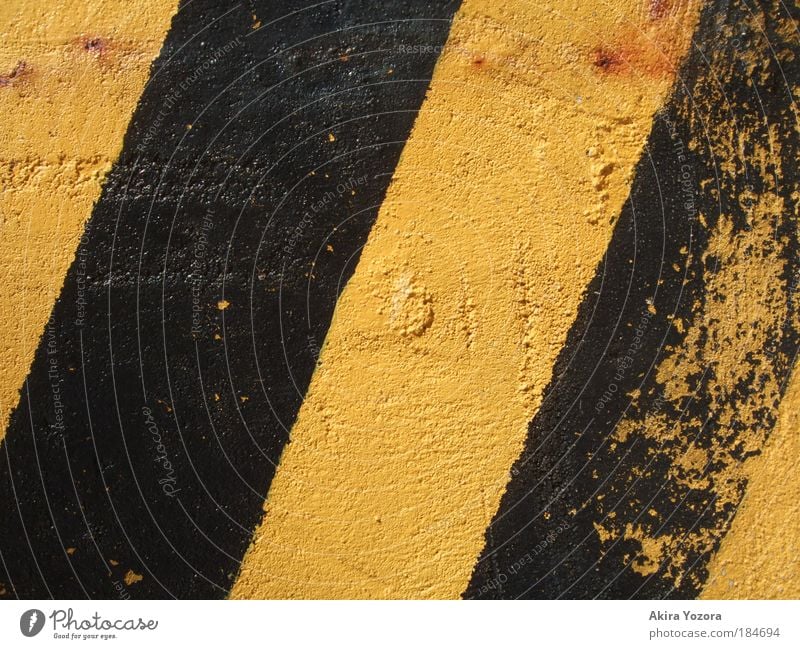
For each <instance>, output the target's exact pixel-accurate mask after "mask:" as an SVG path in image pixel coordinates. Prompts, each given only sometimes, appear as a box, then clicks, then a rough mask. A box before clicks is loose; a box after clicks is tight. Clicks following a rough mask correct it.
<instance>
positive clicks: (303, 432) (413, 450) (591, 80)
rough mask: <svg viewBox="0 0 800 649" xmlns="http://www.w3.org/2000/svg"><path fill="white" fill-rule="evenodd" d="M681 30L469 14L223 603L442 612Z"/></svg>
mask: <svg viewBox="0 0 800 649" xmlns="http://www.w3.org/2000/svg"><path fill="white" fill-rule="evenodd" d="M696 17H697V5H696V3H690V4H686V5H680V6H676V7H674V8H673V9H672V11H671V12H670V13H669V15H668V16H666V17H660V18H657V19H654V18H653V17H652V16H649V15H648V12H647V10H646V5H645V4H643V3H642V2H641V0H625V1H623V2H614V3H609V4H608V5H602V4H598V3H597V2H595V1H594V0H591V1H589V0H577V1H576V2H564V1H563V0H549V1H547V2H544V3H533V2H529V0H516V1H510V2H504V3H497V2H495V1H493V0H465V2H464V3H463V5H462V8H461V9H460V11H459V12H458V14H457V17H456V20H455V22H454V25H453V27H452V32H451V35H450V38H449V40H448V46H447V48H446V49H445V51H444V52H443V53H442V56H441V58H440V61H439V63H438V65H437V68H436V71H435V74H434V78H433V81H432V86H431V90H430V92H429V95H428V98H427V100H426V102H425V104H424V106H423V110H422V111H421V113H420V115H419V118H418V120H417V123H416V125H415V127H414V131H413V134H412V137H411V138H410V140H409V142H408V143H407V145H406V147H405V150H404V152H403V155H402V158H401V161H400V163H399V166H398V169H397V172H396V174H395V178H394V180H393V183H392V185H391V187H390V190H389V193H388V196H387V198H386V201H385V203H384V205H383V206H382V207H381V210H380V214H379V217H378V220H377V224H376V225H375V227H374V229H373V231H372V233H371V235H370V238H369V241H368V244H367V246H366V248H365V249H364V252H363V255H362V258H361V261H360V263H359V266H358V268H357V270H356V273H355V275H354V277H353V278H352V279H351V281H350V283H349V284H348V286H347V287H346V289H345V291H344V293H343V294H342V296H341V298H340V300H339V304H338V306H337V309H336V313H335V317H334V321H333V324H332V326H331V329H330V332H329V334H328V338H327V341H326V343H325V347H324V349H323V352H322V355H321V362H320V366H319V367H318V368H317V371H316V373H315V375H314V377H313V380H312V383H311V386H310V389H309V392H308V396H307V398H306V401H305V403H304V405H303V407H302V408H301V411H300V414H299V417H298V420H297V423H296V424H295V427H294V430H293V432H292V440H291V443H290V444H289V445H288V446H287V448H286V450H285V451H284V454H283V457H282V459H281V464H280V467H279V470H278V473H277V475H276V477H275V480H274V481H273V484H272V487H271V491H270V494H269V498H268V500H267V503H266V506H265V511H266V515H265V518H264V521H263V523H262V525H261V527H260V528H259V529H258V531H257V533H256V535H255V537H254V540H253V543H252V545H251V547H250V549H249V551H248V553H247V555H246V557H245V560H244V562H243V565H242V570H241V573H240V576H239V578H238V581H237V582H236V584H235V585H234V588H233V590H232V593H231V596H232V597H235V598H246V597H301V598H324V597H342V598H349V597H364V598H366V597H428V598H451V597H458V596H459V594H460V593H461V592H462V591H463V589H464V588H465V586H466V584H467V581H468V579H469V576H470V573H471V571H472V567H473V564H474V562H475V559H476V557H477V555H478V553H479V552H480V550H481V547H482V544H483V535H484V531H485V529H486V526H487V525H488V523H489V522H490V520H491V517H492V515H493V514H494V512H495V511H496V509H497V506H498V503H499V500H500V497H501V495H502V493H503V491H504V489H505V485H506V482H507V479H508V474H509V469H510V467H511V464H512V462H513V461H514V460H515V459H516V457H517V456H518V455H519V453H520V450H521V447H522V443H523V440H524V438H525V434H526V431H527V426H528V422H529V421H530V419H531V417H532V416H533V414H534V413H535V411H536V409H537V407H538V405H539V403H540V400H541V395H542V390H543V388H544V387H545V386H546V385H547V383H548V382H549V380H550V376H551V372H552V366H553V362H554V360H555V358H556V355H557V354H558V352H559V351H560V350H561V348H562V346H563V344H564V342H565V339H566V334H567V330H568V328H569V326H570V325H571V323H572V322H573V320H574V318H575V316H576V314H577V309H578V305H579V303H580V301H581V297H582V294H583V292H584V288H585V286H586V285H587V284H588V282H589V280H590V279H591V277H592V275H593V273H594V271H595V268H596V265H597V263H598V262H599V260H600V259H601V257H602V255H603V253H604V252H605V250H606V247H607V245H608V242H609V239H610V234H611V231H612V226H613V222H614V219H615V218H616V216H617V215H618V214H619V212H620V209H621V206H622V204H623V201H624V200H625V199H626V198H627V195H628V190H629V185H630V180H631V174H632V170H633V167H634V164H635V163H636V162H637V160H638V159H639V157H640V154H641V152H642V146H643V143H644V141H645V139H646V136H647V134H648V132H649V129H650V125H651V121H652V118H653V114H654V112H655V111H656V110H657V108H658V107H659V106H660V105H661V103H662V101H663V99H664V98H665V96H666V94H667V93H668V91H669V89H670V87H671V84H672V80H673V69H674V65H675V64H676V62H677V60H678V59H679V58H680V56H681V55H682V53H683V52H684V51H685V49H686V47H687V45H688V42H689V39H690V36H691V33H692V29H693V26H694V24H695V21H696Z"/></svg>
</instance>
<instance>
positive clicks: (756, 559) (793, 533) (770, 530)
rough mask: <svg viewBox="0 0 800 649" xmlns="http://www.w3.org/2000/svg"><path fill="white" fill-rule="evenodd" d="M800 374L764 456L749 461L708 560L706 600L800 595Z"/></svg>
mask: <svg viewBox="0 0 800 649" xmlns="http://www.w3.org/2000/svg"><path fill="white" fill-rule="evenodd" d="M798 457H800V374H798V373H795V375H794V377H793V378H792V380H791V382H790V383H789V388H788V390H787V391H786V395H785V396H784V398H783V402H782V403H781V407H780V411H779V415H778V422H777V424H776V426H775V430H774V431H773V432H772V436H771V437H770V439H769V441H768V442H767V445H766V447H765V448H764V451H763V454H762V455H760V456H759V457H757V458H754V459H752V460H749V461H748V463H747V465H746V466H747V477H748V480H749V483H748V487H747V492H746V493H745V496H744V499H743V500H742V503H741V505H740V506H739V511H738V512H737V514H736V518H735V519H734V521H733V525H732V526H731V529H730V531H729V532H728V534H727V535H726V536H725V538H724V539H723V541H722V545H721V547H720V549H719V552H718V553H717V555H716V556H715V557H714V558H713V559H712V561H711V563H710V564H709V567H708V569H709V576H708V580H707V582H706V587H705V589H704V590H703V592H702V595H701V597H702V599H799V598H800V481H798V480H797V479H796V478H795V476H796V474H797V458H798Z"/></svg>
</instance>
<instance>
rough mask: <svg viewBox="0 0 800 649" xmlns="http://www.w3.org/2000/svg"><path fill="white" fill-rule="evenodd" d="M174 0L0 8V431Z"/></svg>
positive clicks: (10, 0) (17, 1)
mask: <svg viewBox="0 0 800 649" xmlns="http://www.w3.org/2000/svg"><path fill="white" fill-rule="evenodd" d="M176 8H177V0H144V1H143V2H140V3H137V9H136V11H131V10H130V3H129V2H124V1H123V0H97V1H96V2H88V3H87V2H82V1H81V0H69V1H65V2H27V1H26V0H7V1H4V2H3V3H2V6H0V130H1V131H2V133H3V137H2V138H0V174H2V175H0V178H2V188H3V192H2V196H0V228H1V230H0V232H1V236H0V258H2V260H3V262H2V267H1V269H0V304H2V308H3V317H2V318H0V340H2V341H3V345H2V357H0V439H2V436H3V435H4V434H5V430H6V425H7V424H8V416H9V413H10V412H11V409H12V408H13V407H14V406H16V405H17V402H18V400H19V390H20V387H21V386H22V383H23V381H24V380H25V376H26V375H27V373H28V370H29V368H30V363H31V360H32V359H33V352H34V350H35V349H36V345H37V344H38V342H39V339H40V338H41V336H42V332H43V331H44V326H45V322H46V321H47V318H48V315H49V313H50V310H51V309H52V307H53V302H54V301H55V299H56V297H57V296H58V294H59V292H60V290H61V286H62V284H63V282H64V274H65V273H66V271H67V268H68V267H69V265H70V263H71V262H72V260H73V259H74V257H75V250H76V248H77V245H78V241H79V240H80V238H81V234H82V232H83V227H84V224H85V223H86V221H87V219H88V218H89V215H90V214H91V209H92V206H93V205H94V203H95V201H96V200H97V198H98V196H99V195H100V189H101V187H102V183H103V180H104V178H105V176H106V174H107V172H108V171H109V169H110V168H111V164H112V163H113V162H114V160H115V159H116V157H117V155H119V152H120V150H121V148H122V136H123V135H124V133H125V129H126V128H127V126H128V122H129V121H130V117H131V113H132V111H133V109H134V108H135V106H136V104H137V102H138V100H139V96H140V95H141V93H142V89H143V87H144V85H145V83H146V82H147V80H148V77H149V74H150V64H151V62H152V61H153V58H154V57H155V56H156V54H158V51H159V50H160V48H161V44H162V42H163V40H164V35H165V34H166V32H167V29H168V28H169V24H170V19H171V18H172V15H173V13H174V12H175V10H176Z"/></svg>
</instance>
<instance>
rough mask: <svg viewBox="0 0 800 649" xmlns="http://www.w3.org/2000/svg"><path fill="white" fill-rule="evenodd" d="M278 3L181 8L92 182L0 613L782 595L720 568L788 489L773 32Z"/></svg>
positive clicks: (722, 14) (16, 499)
mask: <svg viewBox="0 0 800 649" xmlns="http://www.w3.org/2000/svg"><path fill="white" fill-rule="evenodd" d="M112 4H113V3H112ZM279 4H280V6H279V7H276V6H275V3H271V2H266V1H263V2H262V1H261V0H247V1H246V2H231V3H220V2H212V1H211V0H193V1H192V2H186V3H182V4H181V6H180V7H179V8H178V9H177V13H176V14H175V16H174V18H173V20H172V26H171V28H170V30H169V32H168V33H167V36H166V40H165V41H164V44H163V48H162V51H161V53H160V55H159V56H158V58H157V59H156V60H155V62H154V64H153V67H152V69H151V76H150V80H149V82H148V83H147V85H146V86H145V87H144V90H143V92H142V94H141V97H140V99H139V103H138V107H137V108H136V110H135V112H134V113H133V117H132V119H131V122H130V124H129V126H128V131H127V134H126V135H125V137H124V141H120V145H121V153H119V155H118V157H116V156H117V151H118V149H115V148H114V147H113V146H112V145H111V144H108V142H105V141H104V145H103V147H102V151H100V152H99V153H97V154H96V158H92V160H94V161H95V165H94V166H92V167H90V168H89V167H87V168H86V169H84V168H83V167H81V169H80V170H79V171H80V173H79V174H78V175H79V176H80V177H81V178H82V177H83V176H84V175H87V174H88V175H89V176H92V173H93V170H95V169H96V168H97V169H101V168H102V167H103V160H105V159H106V158H110V159H114V158H115V157H116V162H115V163H114V165H113V168H112V169H111V171H110V172H109V174H108V177H107V179H106V180H105V184H104V186H103V189H102V193H101V194H100V197H99V200H98V201H97V203H96V205H95V206H94V209H93V210H92V211H91V215H90V214H89V204H87V203H86V200H89V203H91V201H93V200H94V196H93V195H91V193H87V195H86V196H89V199H87V198H86V196H82V197H81V200H77V199H76V200H73V201H72V202H71V203H70V208H69V209H70V210H71V211H70V218H71V221H70V223H71V224H72V226H71V227H73V229H75V228H77V227H78V226H80V224H81V223H82V221H83V220H84V219H88V222H87V225H86V228H85V231H84V233H83V237H82V238H81V240H80V244H79V246H78V250H77V254H76V255H75V257H74V261H73V263H72V265H71V267H70V268H69V271H68V272H67V273H66V278H65V280H64V285H63V289H62V290H61V293H60V296H59V297H58V299H57V300H56V301H55V305H54V307H53V310H52V314H51V315H50V318H49V320H48V321H47V322H46V323H44V322H41V323H38V324H36V322H34V323H33V324H32V325H26V326H27V329H26V332H27V333H25V334H24V335H21V337H20V341H21V342H19V343H17V342H15V343H14V344H13V345H10V348H11V349H12V350H13V358H14V359H15V362H16V363H17V364H18V365H20V367H22V368H25V367H27V364H28V363H29V362H30V361H31V359H32V361H33V362H32V365H31V367H30V372H29V374H28V378H27V380H26V381H25V383H24V385H23V386H22V391H21V395H20V401H19V404H18V405H17V407H16V409H15V410H14V412H13V414H12V415H11V418H10V423H9V425H8V429H7V431H6V435H5V438H4V440H3V441H2V446H0V512H2V516H0V520H2V521H3V524H2V525H0V596H3V597H23V598H26V597H49V596H53V597H95V598H103V597H109V598H110V597H142V598H145V597H148V598H165V597H179V598H213V597H226V596H230V597H235V598H255V597H300V598H317V597H429V598H441V597H459V596H463V597H466V598H487V597H489V598H521V597H523V598H524V597H527V598H537V597H538V598H593V597H599V598H609V597H620V598H622V597H624V598H627V597H638V598H665V597H666V598H668V597H695V596H698V595H700V594H701V593H702V591H703V589H704V588H706V589H707V592H706V595H714V594H717V595H722V596H751V597H770V596H781V595H784V596H785V595H788V594H791V593H792V592H794V591H792V590H791V589H789V590H788V591H787V590H775V591H771V590H769V588H770V584H769V583H767V582H765V581H762V582H760V583H759V584H758V585H756V586H752V585H751V588H750V589H749V590H747V589H744V590H738V591H736V590H735V589H734V590H731V583H733V581H734V580H735V579H739V580H741V579H742V576H746V575H747V573H748V570H755V569H756V566H757V569H758V570H766V569H767V568H769V566H770V561H773V560H771V559H769V558H767V559H766V560H765V559H764V552H767V551H769V547H772V546H769V545H768V544H767V545H765V546H764V550H763V551H762V552H761V554H758V548H756V549H753V548H749V549H748V552H746V553H741V556H743V557H746V559H744V560H743V561H739V562H738V563H737V562H736V561H737V560H736V559H733V560H732V559H731V556H734V557H735V556H737V547H738V546H737V544H742V543H743V541H742V540H741V539H747V538H748V530H749V529H752V527H753V526H755V525H762V526H763V525H764V524H765V519H764V517H763V514H762V515H760V516H754V515H753V513H752V511H749V510H744V509H743V510H742V511H741V512H739V509H740V504H741V502H742V498H743V495H744V494H746V493H748V494H750V493H752V494H753V497H754V498H755V499H756V502H757V503H758V505H759V507H760V511H761V512H763V511H768V510H771V508H772V507H771V505H770V503H769V501H768V498H769V494H770V493H779V494H780V497H781V498H782V499H783V501H781V502H780V503H775V504H774V509H775V511H784V510H785V509H782V508H785V507H788V505H787V503H786V501H788V500H790V499H791V498H792V494H793V493H796V490H794V491H792V490H790V489H786V490H780V491H779V492H775V491H774V490H773V487H772V486H771V485H772V483H771V482H769V481H767V480H765V479H764V477H765V474H768V473H769V467H776V466H778V465H779V463H780V457H778V456H779V455H780V453H781V452H782V451H781V449H787V448H794V446H792V444H791V441H790V438H791V432H792V430H793V426H794V421H795V419H794V418H793V414H792V399H794V397H792V396H791V395H794V394H797V393H798V391H797V389H796V387H794V388H792V389H791V390H789V391H788V392H787V394H788V395H789V396H787V397H786V398H784V397H783V395H784V393H785V392H786V391H787V385H788V382H789V378H790V373H791V370H792V366H793V364H794V358H795V354H796V351H797V346H798V342H800V341H798V338H797V336H798V331H800V329H799V327H800V323H799V322H798V312H797V302H796V288H797V284H798V281H800V267H798V263H800V259H798V240H797V237H798V235H797V201H798V197H800V187H798V178H797V172H796V169H795V167H796V158H797V152H798V148H799V147H798V130H797V127H796V123H797V114H796V106H795V101H796V94H797V84H798V79H799V78H800V74H799V72H800V71H799V70H798V65H800V63H798V56H800V39H799V37H798V32H797V28H796V21H797V19H798V17H799V16H798V15H796V13H797V12H796V10H795V9H793V8H791V9H790V8H787V7H785V6H783V5H782V4H781V3H779V2H770V1H767V0H765V2H763V3H759V4H758V6H750V4H748V3H745V2H743V1H742V2H739V1H738V0H737V1H734V2H728V1H725V2H723V1H722V0H713V1H711V2H708V3H704V4H702V3H700V2H695V1H693V0H685V1H684V0H675V1H672V2H670V1H663V0H658V1H656V0H621V1H620V2H616V3H614V4H613V6H611V5H609V6H603V7H602V8H600V7H598V6H597V5H596V3H593V2H591V3H590V2H583V1H580V2H576V3H563V2H561V1H560V0H548V1H546V2H543V3H538V4H536V5H533V4H532V3H530V2H528V1H527V0H505V1H503V2H498V1H495V0H462V1H461V2H457V1H448V0H427V1H425V2H414V3H411V2H405V1H404V0H392V1H389V2H381V3H374V2H367V1H366V0H357V1H348V2H342V1H339V0H330V1H323V2H310V1H309V2H300V1H297V2H288V3H287V2H284V3H279ZM153 11H156V10H155V9H154V10H153ZM159 11H161V13H163V14H164V15H168V14H169V13H170V12H171V9H170V8H169V7H166V5H165V7H162V8H160V9H159ZM793 12H794V13H793ZM20 15H21V14H20ZM101 31H102V30H100V31H98V33H97V34H95V33H92V34H88V33H86V34H78V35H76V36H75V37H74V39H75V40H74V42H73V41H71V40H70V41H68V42H69V43H71V46H75V47H77V48H78V50H77V51H78V53H79V54H80V55H86V56H89V57H90V58H91V61H93V62H95V63H97V64H98V65H100V64H102V65H106V66H112V67H113V66H114V65H117V66H118V67H119V66H120V65H121V64H120V63H119V61H122V60H124V61H128V60H129V59H130V60H133V59H135V60H136V61H139V63H141V61H140V59H141V57H139V58H136V57H135V56H134V57H133V59H131V56H132V55H131V54H130V51H131V47H130V45H127V46H126V45H125V43H126V41H125V39H124V35H123V34H115V35H114V36H113V37H104V36H103V34H102V33H100V32H101ZM76 44H77V45H76ZM65 51H67V52H68V54H67V56H73V55H74V53H73V54H69V52H72V50H65ZM126 57H127V58H126ZM9 60H10V59H9ZM20 60H22V59H20ZM131 65H132V64H131ZM7 67H8V66H7ZM137 70H138V68H137ZM3 74H5V76H3ZM36 74H37V72H36V70H35V66H32V65H31V64H30V63H26V64H24V65H21V66H20V65H17V64H16V62H15V64H14V65H11V66H10V67H8V70H6V71H5V73H4V72H3V70H0V93H3V92H7V91H10V92H12V93H18V94H19V97H22V98H23V99H19V100H20V101H23V100H24V96H25V95H24V93H25V92H28V91H27V90H26V88H29V86H28V85H26V84H31V83H33V82H34V81H36V79H37V77H36V76H35V75H36ZM126 92H128V91H127V90H126ZM15 96H16V95H14V96H12V95H11V94H8V93H7V96H6V97H0V100H3V101H9V102H10V101H12V100H13V99H14V97H15ZM122 107H123V104H120V110H121V109H122ZM117 121H119V120H117ZM103 132H104V133H105V135H104V137H105V138H106V140H111V139H113V133H114V131H113V129H110V128H109V129H106V130H105V131H103ZM22 153H24V151H16V152H14V151H11V152H10V153H9V156H10V157H13V156H16V157H20V156H22ZM12 154H13V156H12ZM87 155H88V154H87ZM98 156H99V157H98ZM102 156H105V157H102ZM11 163H13V164H11ZM56 163H57V161H56ZM10 164H11V167H10V168H12V169H13V168H17V167H18V165H17V163H16V162H15V160H11V161H10ZM29 166H30V165H29ZM34 166H35V165H34ZM27 168H28V167H24V166H23V170H24V169H27ZM81 170H82V171H81ZM98 173H99V172H98ZM81 174H83V175H81ZM95 175H97V174H95ZM29 176H30V178H33V177H34V176H35V174H33V175H31V174H28V175H25V174H23V175H22V176H20V175H18V174H17V175H14V174H10V175H9V176H8V177H9V179H10V180H11V181H13V182H16V183H17V184H23V185H24V184H25V183H26V182H28V181H29V180H30V178H29ZM92 178H93V179H94V181H96V182H97V184H98V187H99V182H100V180H98V179H97V178H95V176H92ZM23 181H24V182H23ZM36 182H39V181H36ZM20 200H21V199H20ZM25 200H28V199H25ZM31 200H32V199H31ZM24 205H29V207H30V209H31V211H33V212H36V213H37V214H39V213H40V212H42V211H43V209H44V208H43V207H42V205H40V204H39V203H36V202H30V201H29V202H28V203H24ZM24 205H23V203H20V204H19V205H18V206H16V209H18V210H21V209H22V207H24ZM84 211H85V213H84ZM89 217H90V218H89ZM37 218H39V217H37ZM37 223H39V221H37ZM17 225H19V224H17ZM38 227H40V229H41V226H38ZM37 232H38V231H37ZM76 232H77V230H76ZM40 237H45V238H46V235H45V234H40ZM53 241H54V242H55V243H51V245H52V247H53V250H57V251H58V255H57V257H54V259H55V260H56V261H55V262H53V263H51V266H52V268H50V267H49V266H48V268H50V272H51V274H56V275H58V274H59V273H63V272H64V270H65V268H66V261H64V260H68V259H69V258H70V256H71V255H72V252H73V249H72V248H71V247H70V245H69V241H66V242H65V241H61V240H60V239H58V238H57V237H55V238H54V239H53ZM58 260H62V261H58ZM62 262H63V263H62ZM46 263H47V262H46V260H44V257H42V259H38V258H37V259H36V262H35V264H38V265H39V266H42V267H44V266H43V264H44V265H46ZM35 264H34V265H35ZM59 264H61V265H59ZM37 267H38V266H37ZM9 277H10V278H11V279H10V281H9V286H7V287H6V288H5V289H3V290H8V291H9V294H10V295H13V294H14V291H15V290H17V288H16V285H17V280H16V279H15V277H16V276H14V275H13V274H12V275H9ZM43 285H44V284H43ZM20 286H21V287H20V288H19V289H18V290H20V291H22V292H23V293H24V292H25V291H26V290H28V289H26V288H25V287H26V286H27V284H25V285H20ZM37 286H38V285H37ZM49 299H50V298H48V297H47V296H46V295H43V294H37V299H36V304H37V305H38V306H37V308H38V309H39V311H42V313H44V311H43V309H45V307H46V306H47V305H49V304H50V303H51V302H48V300H49ZM12 302H13V301H12V300H6V299H5V298H4V299H3V303H4V304H11V303H12ZM34 315H35V314H34ZM37 317H38V318H40V319H42V320H44V318H45V316H44V315H43V314H39V315H38V316H36V315H35V317H33V320H34V321H35V320H36V318H37ZM9 322H10V320H8V317H7V319H6V324H7V325H8V326H9V327H10V324H8V323H9ZM4 326H5V325H4ZM39 328H41V329H39ZM40 330H42V331H43V333H42V335H41V339H40V341H39V346H38V349H37V350H36V352H35V356H33V355H32V352H31V349H32V345H31V343H30V341H28V342H27V343H26V342H25V341H26V340H28V339H29V338H31V336H35V335H38V334H37V332H38V331H40ZM31 331H33V332H34V333H31ZM26 345H27V347H26ZM29 348H30V349H29ZM9 358H12V357H11V356H10V357H9ZM24 371H25V370H24V369H22V370H20V369H19V368H17V372H18V373H19V372H21V374H20V376H19V377H18V378H14V374H13V372H11V373H7V374H4V375H3V381H4V382H5V383H7V384H8V385H5V384H4V385H3V386H2V387H3V389H4V390H6V391H7V392H8V393H9V394H13V391H14V390H16V389H17V388H18V387H19V385H17V384H14V381H19V382H21V379H22V376H23V375H24ZM9 386H11V387H9ZM3 394H4V393H3ZM0 405H1V404H0ZM0 415H3V416H5V415H4V414H3V413H2V412H0ZM779 417H780V420H779ZM776 421H777V422H778V423H777V425H776ZM773 428H775V430H776V433H775V434H776V438H775V440H769V441H770V443H772V444H773V447H774V448H770V449H769V450H768V451H767V452H766V453H765V454H764V455H763V456H762V457H759V458H755V459H753V458H754V456H757V455H760V454H761V451H762V449H763V448H764V447H765V445H766V444H767V441H768V438H769V437H770V434H771V431H772V430H773ZM773 442H774V443H773ZM776 449H777V450H776ZM783 452H785V451H783ZM758 462H760V463H761V464H758ZM765 463H767V464H768V465H769V466H766V465H765ZM780 466H784V464H780ZM790 481H791V480H790ZM792 484H793V483H792ZM745 502H746V501H745ZM737 512H739V515H738V516H737ZM735 516H736V518H734V517H735ZM733 521H735V522H734V523H733V528H732V532H731V534H730V535H729V536H728V537H725V535H726V533H727V531H728V530H729V528H731V525H732V522H733ZM737 525H738V526H739V529H737V527H736V526H737ZM723 538H724V542H723V544H722V548H721V550H720V542H721V541H722V540H723ZM797 543H798V539H796V538H793V539H790V540H787V543H786V544H784V546H783V548H784V549H783V550H781V551H780V552H778V551H777V550H775V556H776V557H783V556H785V548H786V547H796V545H797ZM726 544H727V545H726ZM792 544H794V546H793V545H792ZM718 550H719V552H718ZM717 552H718V553H717ZM715 553H717V554H716V556H715ZM712 558H713V561H712ZM773 562H774V561H773ZM748 566H751V567H750V568H749V567H748ZM726 589H727V590H726Z"/></svg>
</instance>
